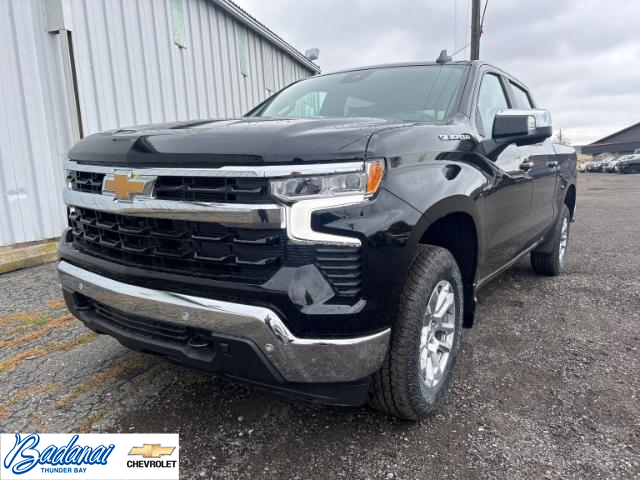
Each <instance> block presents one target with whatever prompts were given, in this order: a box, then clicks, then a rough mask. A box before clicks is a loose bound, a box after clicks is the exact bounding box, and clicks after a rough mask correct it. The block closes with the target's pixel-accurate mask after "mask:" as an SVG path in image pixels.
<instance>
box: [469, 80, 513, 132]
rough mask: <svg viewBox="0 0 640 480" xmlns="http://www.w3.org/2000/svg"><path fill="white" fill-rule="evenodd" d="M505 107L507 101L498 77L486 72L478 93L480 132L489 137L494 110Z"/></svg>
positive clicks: (507, 106)
mask: <svg viewBox="0 0 640 480" xmlns="http://www.w3.org/2000/svg"><path fill="white" fill-rule="evenodd" d="M507 108H509V103H508V101H507V96H506V95H505V93H504V89H503V88H502V83H501V82H500V79H499V78H498V76H497V75H493V74H490V73H489V74H486V75H485V76H484V77H482V82H481V83H480V92H479V93H478V107H477V119H478V129H479V130H481V132H480V133H481V134H482V135H484V136H485V137H490V136H491V133H492V130H493V119H494V117H495V116H496V112H497V111H498V110H504V109H507Z"/></svg>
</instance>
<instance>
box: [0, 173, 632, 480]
mask: <svg viewBox="0 0 640 480" xmlns="http://www.w3.org/2000/svg"><path fill="white" fill-rule="evenodd" d="M639 200H640V175H600V174H588V175H581V176H580V179H579V193H578V210H577V222H576V223H574V224H573V225H572V237H571V241H570V265H569V268H568V272H567V273H566V274H564V275H562V276H560V277H557V278H543V277H538V276H535V275H534V274H533V272H532V271H531V269H530V267H529V264H528V261H524V260H523V261H521V262H520V263H519V264H518V265H516V266H515V267H514V268H513V269H512V270H511V271H509V272H508V273H506V274H505V275H503V276H502V277H501V278H500V279H498V280H496V281H494V282H493V283H491V284H490V285H489V286H487V288H486V289H485V290H483V291H482V292H481V293H480V295H479V302H480V304H479V308H478V311H477V317H476V318H477V320H476V326H475V327H474V328H473V329H471V330H468V331H466V332H465V336H464V337H463V345H462V352H461V355H460V357H459V360H458V363H457V366H456V372H455V378H454V383H453V386H452V389H451V391H450V392H449V395H448V398H447V401H446V403H445V404H444V406H443V407H442V408H441V409H440V410H439V412H438V413H437V414H436V415H435V416H433V417H430V418H428V419H426V420H423V421H421V422H419V423H408V422H402V421H399V420H397V419H394V418H389V417H387V416H384V415H382V414H379V413H377V412H375V411H372V410H371V409H368V408H366V407H363V408H335V407H325V406H321V405H315V404H311V403H305V402H302V401H297V400H292V399H288V398H285V397H280V396H277V395H274V394H270V393H266V392H262V391H258V390H254V389H250V388H246V387H243V386H239V385H235V384H230V383H227V382H225V381H223V380H220V379H216V378H214V377H210V376H206V375H203V374H201V373H197V372H193V371H189V370H187V369H184V368H181V367H177V366H174V365H171V364H169V363H166V362H164V361H162V360H159V359H157V358H155V357H152V356H148V355H143V354H139V353H134V352H131V351H128V350H127V349H125V348H123V347H121V346H120V345H119V344H118V343H117V342H116V341H114V340H113V339H111V338H109V337H106V336H99V337H96V336H95V335H93V334H91V333H90V332H89V331H88V330H86V329H85V328H84V327H82V326H81V325H80V323H79V322H77V321H76V320H74V319H73V318H71V317H70V316H69V314H68V312H67V311H66V309H65V308H64V306H63V304H62V302H61V297H60V292H59V288H58V285H57V281H56V273H55V265H45V266H42V267H37V268H32V269H28V270H23V271H19V272H14V273H10V274H5V275H3V276H0V292H1V297H0V298H2V302H1V304H0V333H1V335H0V431H2V432H5V433H9V432H32V431H37V432H76V431H83V432H89V431H95V432H179V433H180V441H181V448H182V449H183V450H182V454H181V457H182V462H181V465H180V468H181V472H182V476H183V478H197V479H199V478H203V479H207V478H288V479H289V478H299V479H306V478H319V479H324V478H340V477H344V478H388V479H390V478H401V479H414V478H415V479H418V478H426V477H427V476H428V477H431V478H511V479H532V478H608V479H609V478H640V399H639V394H640V392H639V390H640V375H639V374H638V372H639V368H640V313H639V312H640V277H639V274H638V272H640V256H639V255H638V253H639V252H640V248H639V247H640V236H639V232H640V209H639V208H638V205H639V204H640V203H639Z"/></svg>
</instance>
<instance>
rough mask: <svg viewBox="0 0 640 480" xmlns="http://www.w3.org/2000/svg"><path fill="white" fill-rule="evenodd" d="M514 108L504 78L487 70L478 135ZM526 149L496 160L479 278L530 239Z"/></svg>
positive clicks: (479, 98) (480, 93)
mask: <svg viewBox="0 0 640 480" xmlns="http://www.w3.org/2000/svg"><path fill="white" fill-rule="evenodd" d="M507 108H512V104H511V102H510V100H509V97H508V95H507V93H506V87H505V84H504V82H503V80H502V79H501V77H500V76H499V75H498V74H497V73H494V72H491V71H487V72H485V73H484V75H483V76H482V79H481V82H480V87H479V89H478V96H477V105H476V109H475V114H476V126H477V128H478V133H480V134H481V135H482V136H484V137H485V138H487V137H490V136H491V134H492V132H493V121H494V118H495V114H496V112H497V111H498V110H504V109H507ZM529 152H530V150H529V149H528V148H527V147H524V148H522V147H517V146H516V145H509V146H508V147H507V148H506V149H505V150H504V151H503V152H502V153H501V154H500V156H499V157H498V158H497V159H496V161H495V165H496V166H497V167H498V171H499V172H500V173H499V175H497V176H496V178H495V180H494V182H493V185H491V186H490V187H489V189H488V191H486V192H485V200H484V218H485V232H486V238H485V239H484V242H485V245H486V251H487V255H486V256H485V261H484V264H483V265H480V272H479V273H480V275H481V276H486V275H490V274H492V273H494V272H495V271H497V270H499V269H500V268H501V267H503V266H504V265H506V264H507V263H509V261H511V260H512V259H513V258H514V257H516V256H517V255H518V254H519V253H520V252H521V251H522V250H523V249H524V248H525V247H526V245H527V241H528V240H529V231H530V222H529V210H530V208H531V196H532V177H531V176H530V175H529V173H528V170H529V158H528V155H529Z"/></svg>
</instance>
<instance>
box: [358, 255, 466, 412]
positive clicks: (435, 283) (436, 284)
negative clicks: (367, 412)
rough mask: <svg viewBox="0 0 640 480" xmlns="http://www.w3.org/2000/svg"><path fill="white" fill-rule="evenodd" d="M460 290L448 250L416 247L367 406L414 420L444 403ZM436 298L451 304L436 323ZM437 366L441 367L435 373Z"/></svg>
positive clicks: (455, 346)
mask: <svg viewBox="0 0 640 480" xmlns="http://www.w3.org/2000/svg"><path fill="white" fill-rule="evenodd" d="M462 287H463V286H462V278H461V276H460V270H459V269H458V264H457V263H456V261H455V259H454V258H453V255H451V253H449V251H448V250H446V249H444V248H440V247H434V246H429V245H421V246H419V247H418V255H417V256H416V259H415V260H414V262H413V265H412V266H411V269H410V271H409V274H408V276H407V280H406V282H405V285H404V289H403V291H402V294H401V296H400V302H399V307H398V313H397V317H396V319H395V322H394V325H393V327H392V329H391V341H390V345H389V350H388V351H387V355H386V357H385V359H384V362H383V364H382V367H381V368H380V370H379V371H378V372H376V373H374V374H373V375H372V379H371V382H370V384H369V400H368V403H369V405H371V406H372V407H373V408H376V409H377V410H380V411H383V412H385V413H388V414H390V415H394V416H396V417H400V418H402V419H407V420H418V419H420V418H423V417H425V416H426V415H429V414H431V413H432V412H433V411H435V410H436V409H437V408H438V406H439V405H440V404H441V403H442V401H443V399H444V396H445V393H446V391H447V389H448V387H449V384H450V383H451V379H452V374H453V367H454V364H455V360H456V357H457V355H458V350H459V347H460V338H461V336H462V319H463V305H464V298H463V288H462ZM438 300H441V301H444V300H446V301H448V302H451V300H453V303H452V304H451V305H450V306H449V308H447V309H446V310H444V308H440V312H441V314H442V315H440V320H439V321H438V320H437V318H436V316H431V315H429V312H432V311H433V310H435V308H434V306H435V305H438ZM440 305H442V306H443V307H444V305H445V304H440ZM428 315H429V316H428ZM425 319H426V320H427V321H426V322H425ZM434 323H435V324H434ZM438 342H440V343H438ZM427 346H428V347H429V349H427V348H426V347H427ZM445 346H446V348H444V347H445ZM446 350H449V351H448V353H447V352H446ZM432 352H435V353H432ZM445 354H446V357H445ZM436 364H437V365H438V367H439V368H437V369H434V368H433V365H436ZM423 367H426V368H423ZM438 370H441V374H440V375H437V372H438ZM438 377H439V378H438Z"/></svg>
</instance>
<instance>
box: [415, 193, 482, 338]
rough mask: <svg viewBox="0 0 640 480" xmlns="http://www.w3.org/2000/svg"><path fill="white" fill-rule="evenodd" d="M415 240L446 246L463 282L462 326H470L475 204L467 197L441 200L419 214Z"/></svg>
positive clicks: (475, 266) (477, 225)
mask: <svg viewBox="0 0 640 480" xmlns="http://www.w3.org/2000/svg"><path fill="white" fill-rule="evenodd" d="M422 220H423V221H422V222H421V224H420V225H419V226H417V227H418V228H417V230H418V232H417V234H416V240H417V241H416V243H417V244H421V245H434V246H438V247H442V248H445V249H447V250H448V251H449V252H450V253H451V255H453V257H454V259H455V260H456V263H457V264H458V268H459V269H460V274H461V275H462V281H463V285H464V312H465V318H464V326H465V327H466V328H469V327H471V326H472V325H473V317H474V312H475V306H476V298H475V285H476V273H477V269H478V259H479V255H480V251H481V248H480V246H481V244H480V238H481V237H480V228H481V225H480V222H479V215H478V212H477V206H476V204H475V202H473V201H472V200H471V199H470V198H469V197H457V198H449V199H445V200H442V201H441V202H439V203H438V204H436V205H434V206H433V207H432V208H430V209H429V210H428V211H427V212H426V213H425V214H423V216H422Z"/></svg>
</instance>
